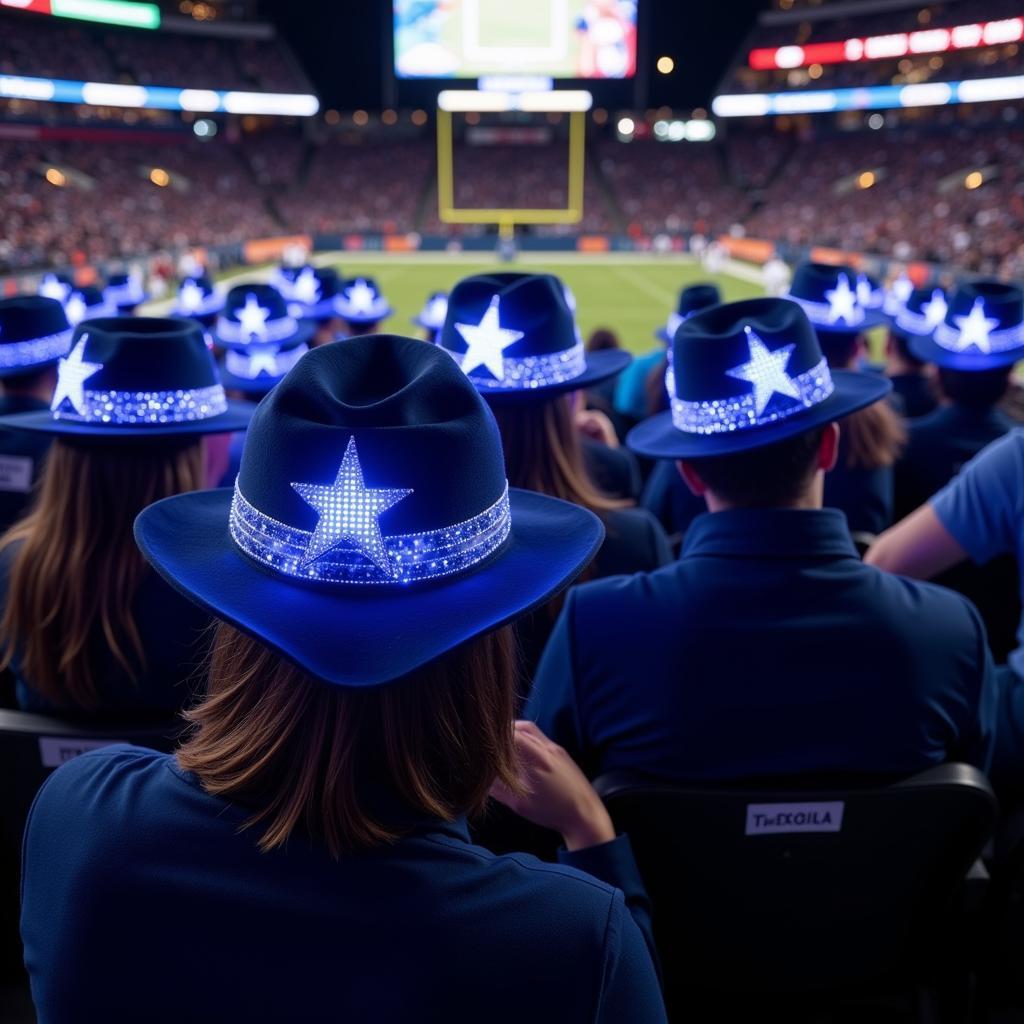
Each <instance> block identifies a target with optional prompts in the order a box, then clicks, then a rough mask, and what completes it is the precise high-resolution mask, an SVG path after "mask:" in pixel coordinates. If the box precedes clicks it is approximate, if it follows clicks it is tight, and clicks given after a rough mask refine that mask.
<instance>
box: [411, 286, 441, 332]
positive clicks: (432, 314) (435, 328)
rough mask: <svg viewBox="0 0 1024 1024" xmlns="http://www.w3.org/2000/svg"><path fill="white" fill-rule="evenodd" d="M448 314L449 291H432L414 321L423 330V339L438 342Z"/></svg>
mask: <svg viewBox="0 0 1024 1024" xmlns="http://www.w3.org/2000/svg"><path fill="white" fill-rule="evenodd" d="M447 315H448V293H447V292H431V293H430V296H429V297H428V298H427V301H426V302H425V303H424V304H423V309H421V310H420V311H419V312H418V313H417V314H416V315H415V316H414V317H413V318H412V321H411V322H412V323H413V324H414V325H415V326H416V327H418V328H419V329H420V330H421V331H423V340H424V341H428V342H430V344H431V345H436V344H437V336H438V334H440V333H441V328H442V327H444V318H445V317H446V316H447Z"/></svg>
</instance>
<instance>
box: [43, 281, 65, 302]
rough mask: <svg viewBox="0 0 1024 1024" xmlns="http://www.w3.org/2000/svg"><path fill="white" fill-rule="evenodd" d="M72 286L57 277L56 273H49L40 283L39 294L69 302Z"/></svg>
mask: <svg viewBox="0 0 1024 1024" xmlns="http://www.w3.org/2000/svg"><path fill="white" fill-rule="evenodd" d="M70 291H71V288H70V287H69V286H68V285H66V284H65V283H64V282H63V281H59V280H58V279H57V275H56V274H47V275H46V276H45V277H44V278H43V280H42V282H41V283H40V285H39V294H40V295H43V296H45V297H46V298H48V299H56V300H57V301H58V302H67V299H68V293H69V292H70Z"/></svg>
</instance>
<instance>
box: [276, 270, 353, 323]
mask: <svg viewBox="0 0 1024 1024" xmlns="http://www.w3.org/2000/svg"><path fill="white" fill-rule="evenodd" d="M340 291H341V278H340V277H339V276H338V272H337V270H335V269H334V267H311V266H309V265H308V264H307V265H306V266H304V267H302V268H301V270H300V271H299V274H298V275H297V276H296V278H295V279H294V281H292V282H291V284H290V287H289V290H288V292H287V293H282V294H284V296H285V299H286V300H287V302H288V312H289V313H291V314H292V316H296V317H307V318H308V319H310V320H316V321H317V322H320V323H322V322H324V321H325V320H333V319H335V317H337V316H338V315H339V314H338V309H337V297H338V294H339V293H340Z"/></svg>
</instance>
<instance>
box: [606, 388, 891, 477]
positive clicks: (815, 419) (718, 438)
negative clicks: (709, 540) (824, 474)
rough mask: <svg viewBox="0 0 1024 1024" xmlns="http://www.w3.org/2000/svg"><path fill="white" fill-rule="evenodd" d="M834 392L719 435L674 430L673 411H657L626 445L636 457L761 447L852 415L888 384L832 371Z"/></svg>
mask: <svg viewBox="0 0 1024 1024" xmlns="http://www.w3.org/2000/svg"><path fill="white" fill-rule="evenodd" d="M832 381H833V383H834V384H835V390H834V391H833V392H832V394H831V395H829V397H828V398H826V399H825V401H824V402H821V403H820V404H818V405H816V406H814V407H813V408H811V409H807V410H806V411H805V412H803V413H797V414H796V415H793V416H790V417H789V418H788V419H784V420H778V421H777V422H775V423H770V424H768V425H766V426H763V427H751V428H748V429H747V430H734V431H730V432H724V433H721V434H688V433H684V432H683V431H682V430H677V429H676V427H675V426H674V424H673V423H672V414H671V412H663V413H659V414H658V415H657V416H652V417H651V418H650V419H648V420H644V421H643V423H639V424H637V426H635V427H634V428H633V429H632V430H631V431H630V432H629V434H628V435H627V436H626V445H627V447H629V448H630V449H632V450H633V451H634V452H636V453H637V454H638V455H645V456H647V457H648V458H652V459H699V458H702V457H707V456H711V455H733V454H735V453H736V452H744V451H750V450H751V449H754V448H764V447H766V446H768V445H770V444H775V443H776V442H778V441H785V440H786V439H787V438H790V437H796V435H797V434H803V433H805V432H806V431H808V430H813V429H814V428H815V427H821V426H824V425H825V424H826V423H833V422H835V421H836V420H841V419H843V418H844V417H845V416H849V415H850V414H851V413H854V412H857V410H858V409H863V408H865V407H866V406H869V405H873V404H874V403H875V402H877V401H880V400H881V399H883V398H885V396H886V395H888V394H889V393H890V392H891V391H892V383H891V382H890V381H889V380H888V379H887V378H885V377H882V376H879V375H878V374H873V373H856V372H854V371H851V370H833V371H832Z"/></svg>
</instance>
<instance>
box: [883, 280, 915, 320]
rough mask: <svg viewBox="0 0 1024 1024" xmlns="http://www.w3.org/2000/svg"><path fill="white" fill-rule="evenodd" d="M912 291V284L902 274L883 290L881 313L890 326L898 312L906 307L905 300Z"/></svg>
mask: <svg viewBox="0 0 1024 1024" xmlns="http://www.w3.org/2000/svg"><path fill="white" fill-rule="evenodd" d="M913 291H914V282H913V281H911V280H910V278H909V277H908V276H907V274H906V273H905V272H904V273H902V274H900V275H899V276H898V277H897V278H896V279H895V280H894V281H893V282H892V284H891V285H889V287H888V288H887V289H886V290H885V294H884V296H883V298H882V312H883V313H884V314H885V316H886V318H887V319H888V320H889V323H890V325H891V324H892V323H893V322H894V321H895V319H896V317H897V316H898V315H899V313H900V311H901V310H902V309H903V308H904V307H905V306H906V304H907V299H909V298H910V295H911V293H912V292H913Z"/></svg>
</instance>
